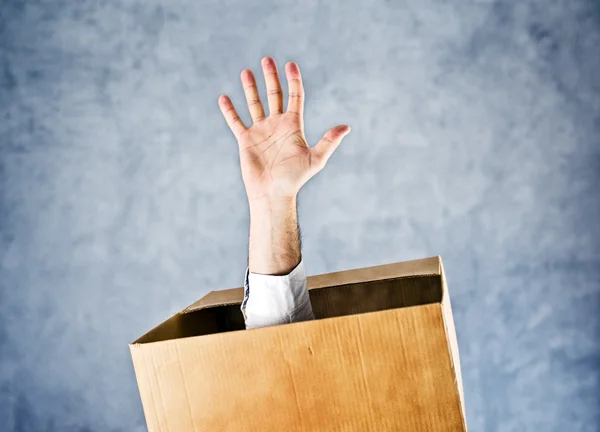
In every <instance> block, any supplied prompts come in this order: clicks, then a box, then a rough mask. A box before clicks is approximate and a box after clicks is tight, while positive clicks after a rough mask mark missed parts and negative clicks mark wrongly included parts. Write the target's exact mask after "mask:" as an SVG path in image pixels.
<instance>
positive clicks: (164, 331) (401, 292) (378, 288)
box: [134, 274, 443, 343]
mask: <svg viewBox="0 0 600 432" xmlns="http://www.w3.org/2000/svg"><path fill="white" fill-rule="evenodd" d="M309 293H310V301H311V304H312V307H313V312H314V314H315V319H317V320H318V319H323V318H335V317H341V316H345V315H354V314H360V313H367V312H377V311H383V310H387V309H396V308H402V307H410V306H419V305H426V304H430V303H441V302H442V297H443V286H442V278H441V276H440V275H439V274H437V275H424V276H409V277H400V278H391V279H383V280H376V281H369V282H361V283H353V284H346V285H338V286H330V287H324V288H317V289H311V290H309ZM236 330H245V325H244V317H243V315H242V312H241V310H240V303H239V302H238V303H235V304H228V305H219V306H212V307H207V308H203V309H196V310H186V311H184V312H180V313H178V314H176V315H174V316H172V317H171V318H169V319H168V320H167V321H165V322H163V323H162V324H160V325H159V326H157V327H155V328H154V329H152V330H150V331H149V332H148V333H146V334H145V335H144V336H142V337H141V338H139V339H138V340H137V341H135V342H134V343H150V342H159V341H165V340H171V339H180V338H186V337H192V336H202V335H208V334H214V333H225V332H230V331H236Z"/></svg>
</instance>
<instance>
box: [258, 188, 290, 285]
mask: <svg viewBox="0 0 600 432" xmlns="http://www.w3.org/2000/svg"><path fill="white" fill-rule="evenodd" d="M249 204H250V246H249V254H248V265H249V268H250V271H251V272H252V273H259V274H265V275H277V276H279V275H286V274H288V273H290V272H291V271H292V270H293V269H294V268H295V267H296V266H297V265H298V263H299V262H300V260H301V258H302V257H301V251H300V236H299V232H298V213H297V208H296V205H297V197H296V196H294V197H290V198H285V199H284V198H278V199H270V198H262V199H259V200H254V201H251V202H250V203H249Z"/></svg>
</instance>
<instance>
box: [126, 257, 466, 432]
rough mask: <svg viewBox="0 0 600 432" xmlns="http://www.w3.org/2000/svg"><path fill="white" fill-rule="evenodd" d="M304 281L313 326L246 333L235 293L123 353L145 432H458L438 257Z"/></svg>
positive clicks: (461, 426)
mask: <svg viewBox="0 0 600 432" xmlns="http://www.w3.org/2000/svg"><path fill="white" fill-rule="evenodd" d="M307 279H308V282H309V289H310V295H311V302H312V303H313V310H314V311H315V316H316V317H317V319H316V320H314V321H308V322H300V323H293V324H286V325H281V326H274V327H266V328H260V329H251V330H245V329H244V323H243V318H241V320H240V316H241V312H240V311H239V303H240V302H241V300H242V298H241V296H239V297H236V295H237V294H236V289H234V290H227V291H229V292H228V293H225V294H221V295H219V294H213V293H211V294H209V295H207V296H206V297H205V299H204V301H203V299H201V300H200V301H198V302H196V303H195V304H194V305H191V306H190V307H188V308H186V309H184V311H182V312H181V313H179V314H176V315H175V316H173V317H171V318H170V319H169V320H167V321H165V322H164V323H163V324H161V325H159V326H157V327H156V328H155V329H153V330H151V331H150V332H148V333H147V334H146V335H144V336H142V337H141V338H140V339H138V340H137V341H136V342H135V343H133V344H132V345H130V349H131V354H132V358H133V363H134V368H135V372H136V377H137V380H138V385H139V389H140V394H141V398H142V404H143V407H144V412H145V415H146V421H147V423H148V429H149V431H150V432H157V431H182V432H186V431H190V432H191V431H194V432H198V431H398V430H407V431H466V424H465V418H464V405H463V397H462V380H461V376H460V363H459V358H458V347H457V345H456V336H455V334H454V323H453V320H452V313H451V309H450V303H449V296H448V293H447V290H446V282H445V277H444V273H443V267H442V265H441V260H440V259H439V257H434V258H427V259H424V260H416V261H411V262H406V263H396V264H388V265H385V266H376V267H370V268H366V269H356V270H348V271H345V272H336V273H330V274H327V275H318V276H309V277H308V278H307ZM239 290H240V292H241V288H240V289H239ZM215 301H217V303H214V302H215ZM215 304H220V305H223V306H211V305H215Z"/></svg>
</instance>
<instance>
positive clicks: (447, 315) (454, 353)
mask: <svg viewBox="0 0 600 432" xmlns="http://www.w3.org/2000/svg"><path fill="white" fill-rule="evenodd" d="M438 259H439V272H440V275H441V277H442V290H443V296H442V312H443V313H442V317H443V318H444V328H445V330H446V338H447V339H448V347H449V349H450V359H451V360H452V369H453V371H454V376H455V377H456V386H457V388H458V393H459V396H460V409H461V412H462V421H463V428H464V430H465V431H467V416H466V411H465V397H464V391H463V381H462V373H461V370H460V356H459V353H458V340H457V338H456V328H455V327H454V317H453V315H452V306H451V304H450V294H449V293H448V285H447V283H446V274H445V273H444V265H443V264H442V257H440V256H438Z"/></svg>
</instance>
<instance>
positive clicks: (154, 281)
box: [0, 0, 600, 432]
mask: <svg viewBox="0 0 600 432" xmlns="http://www.w3.org/2000/svg"><path fill="white" fill-rule="evenodd" d="M265 55H271V56H273V57H274V58H275V60H276V61H277V62H278V65H279V68H280V71H282V70H283V65H284V64H285V62H287V61H290V60H295V61H297V62H298V63H299V65H300V67H301V70H302V73H303V76H304V83H305V89H306V95H307V99H306V105H305V107H306V113H305V124H306V136H307V138H308V141H309V142H310V143H316V142H317V140H318V139H319V138H320V137H321V136H322V134H323V133H324V132H325V131H326V130H327V129H329V128H330V127H333V126H335V125H337V124H343V123H346V124H349V125H351V126H352V133H351V134H350V135H348V137H346V139H345V140H344V142H343V143H342V145H341V146H340V147H339V148H338V150H337V151H336V153H335V154H334V155H333V157H332V158H331V159H330V161H329V164H328V166H327V167H326V168H325V169H324V170H323V171H322V172H321V173H320V174H319V175H318V176H316V177H315V178H314V179H313V180H311V181H310V182H309V183H308V184H307V185H306V186H305V187H304V188H303V190H302V191H301V193H300V197H299V213H300V216H299V217H300V224H301V227H302V231H303V245H304V249H303V257H304V261H305V265H306V269H307V273H308V274H318V273H325V272H331V271H338V270H345V269H350V268H357V267H365V266H371V265H378V264H385V263H391V262H395V261H400V260H407V259H414V258H420V257H425V256H431V255H438V254H439V255H441V256H442V257H443V259H444V263H445V268H446V272H447V275H448V280H449V287H450V290H451V295H452V300H453V306H454V313H455V320H456V326H457V332H458V339H459V344H460V354H461V359H462V367H463V375H464V385H465V395H466V406H467V414H468V422H469V426H470V430H472V431H518V432H521V431H536V432H538V431H561V432H564V431H569V432H579V431H598V430H600V426H599V423H600V379H599V376H600V226H599V221H600V196H599V193H598V186H597V185H598V181H599V180H600V138H599V137H600V72H599V69H600V3H599V2H598V1H593V0H562V1H560V0H514V1H508V0H505V1H493V0H486V1H484V0H479V1H475V0H470V1H455V2H451V1H441V0H439V1H433V0H427V1H417V0H413V1H412V2H408V1H391V0H390V1H385V0H372V1H358V0H353V1H347V2H341V1H339V2H333V1H327V2H326V1H317V0H311V1H304V2H299V1H295V0H279V1H273V0H262V1H260V2H259V1H255V2H248V1H242V0H225V1H223V0H221V1H208V0H204V1H192V0H170V1H157V0H145V1H141V0H139V1H129V0H97V1H92V0H85V1H58V0H48V1H17V0H0V163H1V165H0V167H1V170H0V188H1V189H0V224H1V225H0V227H1V228H0V234H1V237H0V313H1V315H0V360H1V362H0V430H2V431H3V432H4V431H7V432H26V431H27V432H29V431H35V432H38V431H47V432H54V431H61V432H62V431H67V432H70V431H77V432H84V431H85V432H104V431H111V432H117V431H123V432H125V431H127V432H129V431H134V432H137V431H143V430H145V423H144V419H143V413H142V407H141V402H140V399H139V394H138V390H137V385H136V381H135V377H134V374H133V367H132V364H131V359H130V354H129V351H128V346H127V344H128V343H129V342H131V341H132V340H134V339H135V338H137V337H138V336H140V335H141V334H142V333H144V332H145V331H146V330H148V329H150V328H151V327H153V326H154V325H156V324H158V323H159V322H161V321H162V320H163V319H165V318H166V317H168V316H169V315H171V314H172V313H174V312H176V311H177V310H180V309H182V308H183V307H185V306H186V305H188V304H189V303H191V302H193V301H194V300H195V299H197V298H198V297H200V296H202V295H203V294H205V293H206V292H207V291H209V290H212V289H222V288H230V287H238V286H241V285H242V283H243V276H244V271H245V266H246V260H247V246H248V243H247V242H248V237H247V236H248V223H249V218H248V209H247V201H246V198H245V195H244V189H243V184H242V181H241V175H240V171H239V157H238V153H237V144H236V142H235V140H234V138H233V135H232V134H231V132H230V130H229V129H228V128H227V125H226V123H225V121H224V119H223V118H222V115H221V113H220V111H219V108H218V104H217V98H218V96H219V95H220V94H223V93H225V94H228V95H230V96H231V97H232V99H233V101H234V103H236V105H237V106H238V108H239V111H240V113H241V114H242V118H243V119H244V121H246V122H247V124H249V114H248V112H247V110H246V109H244V102H245V101H244V97H243V92H242V88H241V84H240V81H239V73H240V71H241V70H242V69H243V68H246V67H249V68H252V69H253V70H254V71H255V73H257V74H258V75H257V76H258V77H259V78H260V80H259V86H260V89H261V94H262V95H263V100H266V99H265V98H264V96H265V90H264V82H263V81H262V75H261V72H260V59H261V57H262V56H265ZM286 88H287V86H286V85H285V83H284V90H285V89H286ZM286 100H287V96H286Z"/></svg>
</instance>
